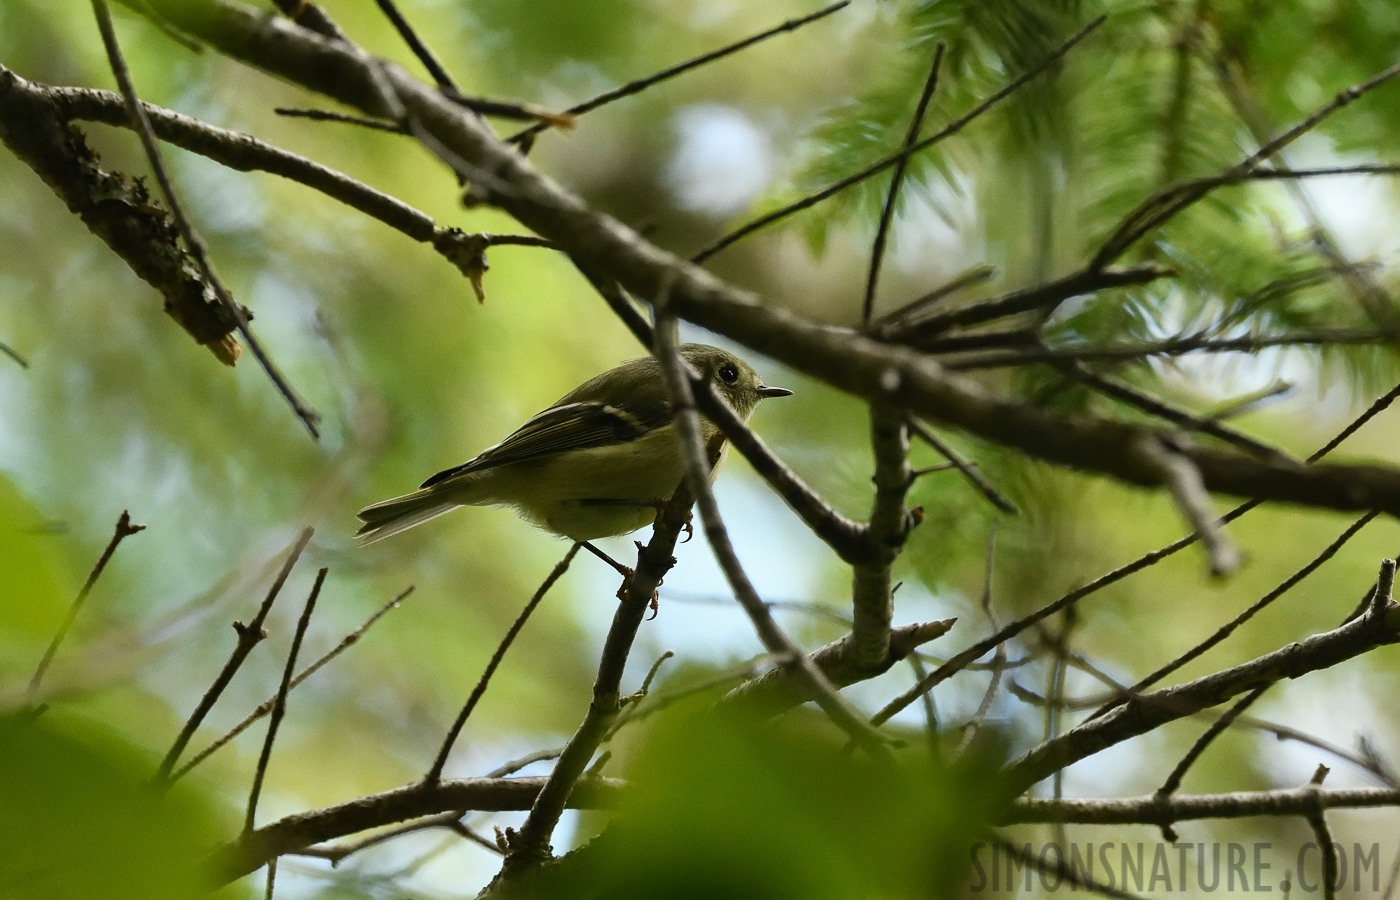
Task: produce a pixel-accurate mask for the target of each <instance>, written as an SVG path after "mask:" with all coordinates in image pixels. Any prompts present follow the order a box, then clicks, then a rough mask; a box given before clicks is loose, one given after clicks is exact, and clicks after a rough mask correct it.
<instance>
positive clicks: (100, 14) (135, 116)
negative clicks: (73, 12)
mask: <svg viewBox="0 0 1400 900" xmlns="http://www.w3.org/2000/svg"><path fill="white" fill-rule="evenodd" d="M92 9H93V13H94V14H95V15H96V16H97V26H98V30H99V31H101V33H102V43H103V46H105V47H106V49H107V60H108V62H109V63H110V64H111V67H112V74H113V75H115V76H116V78H117V85H118V86H119V87H120V88H121V94H122V98H123V99H124V100H125V101H126V108H127V111H128V112H129V113H130V115H131V120H132V122H133V123H134V124H135V129H136V133H137V135H138V136H139V137H140V138H141V146H142V147H143V148H144V149H145V151H146V159H147V161H149V162H150V165H151V170H152V172H153V173H154V174H155V177H156V183H157V184H159V185H160V190H161V193H162V194H163V195H164V197H165V205H166V206H167V207H168V208H169V210H170V218H171V220H172V221H173V222H174V224H175V228H176V230H177V231H178V232H179V234H180V239H181V240H182V241H183V242H184V244H185V248H186V249H187V250H188V251H189V253H190V256H191V257H192V258H193V259H194V262H195V265H196V266H198V267H199V271H200V274H201V275H202V276H203V280H204V282H205V283H206V284H208V285H209V287H211V288H212V289H213V291H214V296H215V297H217V298H218V301H219V303H220V304H222V305H223V307H224V309H225V310H226V311H227V313H228V314H229V316H230V317H232V319H233V321H234V322H235V323H236V324H237V326H238V333H239V334H240V335H242V337H243V340H244V341H246V342H247V344H248V349H249V350H251V351H253V356H255V357H256V358H257V360H258V364H259V365H261V366H262V368H263V371H264V372H266V373H267V377H268V378H269V379H271V381H272V383H273V385H274V386H275V387H276V388H277V391H278V393H280V394H281V395H282V397H283V399H285V400H286V401H287V404H288V405H289V406H291V408H292V412H294V413H295V414H296V417H297V418H298V419H300V420H301V423H302V424H303V425H304V426H306V430H307V431H308V432H310V434H311V437H312V438H319V437H320V431H319V429H318V427H317V423H318V422H319V421H320V419H321V417H320V415H319V414H318V413H317V412H316V411H315V410H313V409H312V408H311V407H310V406H308V405H307V404H306V402H305V401H304V400H302V399H301V397H300V396H299V395H298V394H297V392H296V391H295V390H293V388H292V386H291V384H289V383H288V382H287V379H286V378H285V377H284V376H283V375H282V373H281V371H280V370H278V368H277V366H276V365H275V364H274V363H273V362H272V359H271V357H269V356H268V355H267V352H266V351H265V350H263V348H262V344H260V343H259V342H258V340H257V338H255V337H254V336H253V332H252V330H251V329H250V328H249V327H248V316H247V314H246V313H245V312H244V311H243V307H241V306H239V305H238V303H237V302H236V301H235V300H234V299H233V296H232V295H231V294H230V293H229V292H228V289H227V288H225V287H224V284H223V282H222V281H220V280H219V278H218V276H217V275H216V274H215V273H214V266H213V263H212V262H211V261H210V259H209V250H208V247H206V246H205V244H204V239H203V238H201V237H200V236H199V233H198V232H196V231H195V229H194V224H193V223H192V222H190V220H189V218H188V217H186V215H185V212H184V207H183V206H182V204H181V203H180V198H179V196H178V195H176V193H175V184H174V182H173V181H171V179H170V173H169V172H167V171H166V169H165V161H164V159H163V158H162V156H161V152H160V145H159V144H157V143H156V137H155V134H154V132H152V131H151V123H150V120H149V119H147V118H146V111H145V108H144V107H143V106H142V105H141V101H140V99H139V98H138V97H137V96H136V89H135V88H134V87H133V86H132V84H131V73H130V72H129V71H128V70H127V68H126V61H125V60H124V59H123V58H122V53H121V48H120V46H118V44H117V35H116V31H115V30H113V28H112V14H111V11H110V10H109V9H108V7H107V0H92Z"/></svg>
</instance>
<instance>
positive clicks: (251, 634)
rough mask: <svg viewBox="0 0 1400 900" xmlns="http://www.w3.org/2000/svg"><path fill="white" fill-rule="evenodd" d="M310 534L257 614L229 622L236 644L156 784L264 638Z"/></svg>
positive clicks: (299, 539) (296, 545)
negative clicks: (265, 626) (246, 620)
mask: <svg viewBox="0 0 1400 900" xmlns="http://www.w3.org/2000/svg"><path fill="white" fill-rule="evenodd" d="M311 533H312V529H311V528H309V527H308V528H304V529H302V532H301V534H299V535H298V536H297V539H296V542H295V543H294V544H292V549H291V552H290V553H288V554H287V561H286V562H284V563H283V564H282V570H281V571H280V572H278V573H277V578H276V580H274V581H273V582H272V587H271V588H270V589H268V592H267V597H266V598H264V600H263V602H262V605H261V606H259V607H258V611H257V614H256V615H254V616H253V620H252V621H251V622H249V623H248V624H247V625H244V624H243V623H242V622H234V623H233V630H234V631H236V632H237V633H238V643H237V644H235V645H234V648H233V652H232V653H231V654H229V658H228V662H226V663H224V667H223V669H222V670H220V672H219V674H218V675H217V676H215V677H214V683H213V684H211V685H209V689H208V690H207V691H205V692H204V696H203V697H201V698H200V700H199V703H198V705H196V706H195V708H194V712H192V713H190V717H189V720H188V721H186V722H185V724H184V727H182V728H181V729H180V734H179V735H178V736H176V738H175V743H174V744H173V745H172V746H171V748H170V750H169V751H168V752H167V753H166V754H165V758H164V759H162V760H161V762H160V768H159V769H158V770H157V771H156V778H155V781H156V784H158V785H164V784H168V783H169V781H170V770H171V769H172V768H173V767H174V766H175V763H176V761H177V760H178V759H179V758H180V754H181V753H182V752H184V749H185V745H186V744H188V743H189V742H190V738H191V737H193V736H194V732H195V729H197V728H198V727H199V725H200V723H201V722H203V721H204V717H205V716H206V715H208V714H209V710H210V709H212V708H213V706H214V702H215V701H216V700H218V699H219V695H220V694H222V693H223V692H224V688H226V687H228V684H229V682H230V681H232V680H233V676H234V675H235V674H236V673H237V672H238V669H239V667H240V666H242V665H243V660H245V659H247V658H248V654H249V653H251V652H252V651H253V648H254V647H255V646H257V644H258V642H259V641H261V640H262V639H263V638H265V637H267V635H266V634H265V633H264V632H263V628H262V625H263V622H264V621H266V619H267V614H268V613H269V612H271V610H272V604H273V601H275V600H276V599H277V595H278V593H280V592H281V590H282V585H283V584H285V583H286V581H287V576H288V575H290V574H291V572H292V567H293V566H295V565H296V562H297V560H298V559H300V558H301V552H302V551H303V550H305V549H306V545H307V544H308V543H309V542H310V541H311Z"/></svg>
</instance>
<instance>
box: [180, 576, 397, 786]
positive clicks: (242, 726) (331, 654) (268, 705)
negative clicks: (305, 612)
mask: <svg viewBox="0 0 1400 900" xmlns="http://www.w3.org/2000/svg"><path fill="white" fill-rule="evenodd" d="M411 593H413V585H409V586H408V587H406V588H404V589H403V590H402V591H400V592H399V593H398V594H396V595H395V596H394V599H392V600H390V601H389V602H388V603H386V604H384V605H383V606H381V607H380V608H379V609H378V610H376V611H375V613H374V615H372V616H370V617H369V618H368V619H366V620H365V621H364V623H363V624H362V625H360V627H359V628H356V629H355V630H354V631H352V632H350V633H349V634H347V635H346V636H345V637H343V638H341V641H340V643H338V644H336V645H335V646H334V647H332V648H331V649H330V650H329V651H328V652H327V653H326V654H325V655H324V656H322V657H321V658H320V659H318V660H316V661H315V662H314V663H312V664H311V665H309V666H307V667H306V668H305V669H302V670H301V671H300V672H298V673H297V677H295V678H293V679H292V684H291V687H290V688H288V690H295V689H296V687H297V685H299V684H301V683H302V682H303V681H305V680H306V679H308V678H310V677H311V676H312V675H314V674H315V673H316V671H317V670H319V669H320V668H321V667H323V666H325V665H326V663H328V662H330V661H331V660H333V659H335V658H336V657H337V656H339V655H340V654H342V653H344V652H345V651H346V650H348V649H350V648H351V647H352V646H354V645H355V644H356V643H357V642H358V641H359V640H360V638H361V637H363V636H364V633H365V632H366V631H368V630H369V629H370V626H372V625H373V624H374V623H375V622H378V621H379V620H380V619H381V618H382V617H383V616H384V614H385V613H387V612H388V611H389V610H391V609H397V608H398V605H399V603H400V601H402V600H403V599H404V598H405V597H407V596H408V595H409V594H411ZM276 702H277V695H276V694H273V695H272V696H271V697H268V698H267V699H266V700H264V701H263V702H262V703H261V704H259V705H258V708H257V709H255V710H253V711H252V712H250V713H248V715H247V716H246V717H245V718H244V719H243V721H241V722H239V723H238V724H237V725H235V726H233V727H232V728H230V729H229V730H228V731H226V732H224V734H223V736H222V737H219V738H217V739H215V740H214V741H213V742H211V743H210V744H209V746H207V747H205V748H204V749H203V750H201V751H199V752H198V753H196V754H195V755H194V756H192V757H190V761H189V762H187V763H185V764H184V765H183V766H181V767H180V768H178V769H176V770H175V772H174V774H173V775H171V776H170V780H171V781H172V782H175V781H179V780H180V779H181V778H183V777H185V774H186V773H188V772H189V771H190V769H193V768H194V767H195V766H197V765H199V764H200V763H202V762H204V760H206V759H208V758H209V757H210V756H211V755H213V753H214V751H216V750H218V749H219V748H220V747H222V746H224V745H225V744H227V743H228V742H229V741H231V740H233V739H234V738H236V737H238V736H239V735H240V734H242V733H243V732H244V731H246V730H247V729H248V727H249V726H250V725H252V724H253V723H254V722H256V721H258V720H259V719H261V718H262V717H263V716H265V715H267V714H268V713H270V712H272V707H273V705H274V704H275V703H276Z"/></svg>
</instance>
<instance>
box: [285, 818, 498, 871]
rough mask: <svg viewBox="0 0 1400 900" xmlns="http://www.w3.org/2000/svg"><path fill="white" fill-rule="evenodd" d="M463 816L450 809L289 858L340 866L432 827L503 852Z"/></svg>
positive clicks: (295, 852) (303, 851)
mask: <svg viewBox="0 0 1400 900" xmlns="http://www.w3.org/2000/svg"><path fill="white" fill-rule="evenodd" d="M464 815H466V811H465V810H451V811H449V812H445V813H439V814H437V815H435V816H428V817H427V818H426V819H419V820H418V821H416V822H405V823H404V824H402V825H398V826H396V827H394V828H387V829H385V830H384V831H380V832H378V833H376V834H372V835H369V836H368V837H364V838H360V839H359V840H357V841H351V842H349V843H345V844H336V845H334V846H330V847H324V846H320V845H316V846H313V847H305V848H303V849H301V850H297V851H294V852H293V853H291V854H289V855H290V856H310V857H314V858H316V859H324V860H327V861H329V862H330V864H331V865H332V866H338V865H340V864H341V863H342V862H344V861H345V860H346V859H347V858H349V857H351V856H354V855H355V854H356V853H359V852H360V851H361V850H367V849H369V848H370V847H375V846H378V845H379V844H383V843H385V842H387V841H391V840H393V839H394V838H397V837H403V836H404V835H406V834H416V833H418V832H420V831H428V830H430V829H433V828H446V829H448V830H449V831H452V832H454V833H456V834H458V835H461V836H462V837H464V838H466V839H467V840H469V841H471V842H472V843H474V844H476V845H478V846H480V847H484V848H485V849H487V850H489V851H491V852H492V853H495V854H496V855H497V856H499V855H500V853H501V848H500V847H497V846H496V845H495V843H494V842H492V841H488V840H487V839H486V838H484V837H482V836H481V835H480V834H478V833H477V832H476V831H474V830H473V829H471V828H468V827H467V826H466V825H464V824H462V821H461V820H462V816H464Z"/></svg>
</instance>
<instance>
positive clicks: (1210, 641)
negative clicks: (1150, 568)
mask: <svg viewBox="0 0 1400 900" xmlns="http://www.w3.org/2000/svg"><path fill="white" fill-rule="evenodd" d="M1376 515H1377V514H1376V513H1374V512H1370V513H1366V514H1365V515H1364V516H1361V517H1360V518H1358V519H1357V520H1356V521H1355V522H1352V523H1351V524H1350V525H1348V526H1347V527H1346V528H1345V529H1344V530H1343V531H1342V533H1341V534H1339V535H1338V536H1337V538H1336V539H1335V540H1334V541H1332V543H1330V544H1328V545H1327V546H1326V547H1324V548H1323V550H1322V552H1321V553H1319V554H1318V555H1317V556H1314V557H1313V558H1312V559H1310V560H1308V562H1307V563H1306V564H1304V565H1303V566H1302V567H1301V568H1300V569H1298V571H1296V572H1294V573H1293V574H1292V575H1290V576H1288V577H1287V578H1285V579H1284V580H1283V581H1282V582H1280V583H1279V585H1278V586H1277V587H1275V588H1274V589H1273V590H1271V591H1269V592H1268V593H1267V594H1265V595H1264V596H1263V597H1260V598H1259V599H1258V600H1256V601H1255V602H1254V603H1252V604H1251V605H1250V606H1249V607H1248V608H1247V609H1245V610H1244V611H1243V612H1241V613H1240V614H1239V615H1238V616H1236V617H1235V618H1233V619H1231V620H1230V621H1229V622H1228V623H1226V624H1225V625H1223V626H1222V627H1221V628H1220V629H1218V630H1217V631H1216V632H1215V633H1214V634H1212V635H1211V636H1210V637H1208V638H1206V639H1205V640H1203V641H1201V642H1200V643H1198V644H1196V645H1195V646H1194V647H1192V648H1191V649H1190V650H1188V651H1186V652H1185V653H1183V654H1181V655H1180V656H1178V657H1177V658H1176V659H1174V660H1172V661H1171V662H1169V663H1167V664H1166V665H1164V666H1162V667H1161V668H1159V669H1157V670H1156V671H1155V672H1153V673H1152V674H1151V675H1147V676H1145V677H1143V678H1142V679H1141V680H1139V681H1138V682H1137V683H1136V684H1134V685H1133V686H1132V687H1130V688H1128V689H1127V690H1126V691H1125V692H1124V697H1123V699H1119V700H1114V701H1111V702H1110V703H1108V704H1107V705H1105V706H1104V707H1103V708H1102V709H1100V710H1099V711H1098V712H1096V713H1095V716H1099V715H1102V714H1104V713H1106V712H1108V711H1109V710H1110V709H1112V708H1113V707H1115V706H1117V705H1119V704H1120V703H1123V702H1127V701H1128V699H1129V698H1132V697H1134V696H1137V695H1138V694H1140V693H1142V691H1144V690H1146V689H1147V688H1149V687H1151V686H1152V685H1154V684H1156V683H1157V682H1159V681H1161V680H1162V679H1163V678H1166V677H1167V676H1168V675H1170V674H1171V673H1173V672H1175V671H1177V670H1178V669H1180V668H1181V667H1182V666H1184V665H1186V664H1187V663H1189V662H1191V661H1192V660H1194V659H1197V658H1198V657H1200V656H1201V655H1202V654H1204V653H1205V652H1206V651H1207V650H1210V649H1211V648H1212V647H1215V646H1218V645H1219V644H1220V643H1221V642H1223V641H1224V640H1225V639H1226V638H1228V637H1229V636H1230V635H1232V634H1234V633H1235V629H1237V628H1239V627H1240V626H1241V625H1243V624H1244V623H1245V622H1248V621H1249V620H1250V619H1252V618H1254V617H1255V616H1256V615H1258V614H1259V613H1260V612H1261V611H1263V610H1264V608H1265V607H1267V606H1269V605H1270V604H1272V603H1273V602H1274V601H1275V600H1277V599H1278V598H1280V597H1282V596H1283V595H1284V594H1287V593H1288V592H1289V591H1291V590H1293V588H1295V587H1297V586H1298V584H1299V583H1301V582H1302V580H1303V579H1304V578H1307V577H1308V576H1309V575H1311V574H1312V573H1313V572H1315V571H1317V570H1318V569H1319V568H1320V567H1321V566H1322V564H1323V563H1325V562H1327V561H1328V560H1329V559H1331V558H1332V557H1334V556H1336V555H1337V551H1339V550H1341V549H1342V547H1344V546H1346V543H1347V542H1348V541H1350V540H1351V539H1352V538H1353V537H1355V536H1356V534H1357V532H1359V531H1360V530H1361V529H1362V528H1365V527H1366V525H1367V524H1369V523H1370V521H1371V520H1372V519H1374V518H1375V517H1376ZM1375 596H1377V597H1379V598H1380V599H1379V602H1381V603H1384V602H1386V601H1387V600H1389V595H1388V594H1387V595H1384V596H1382V595H1379V594H1377V595H1375Z"/></svg>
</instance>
